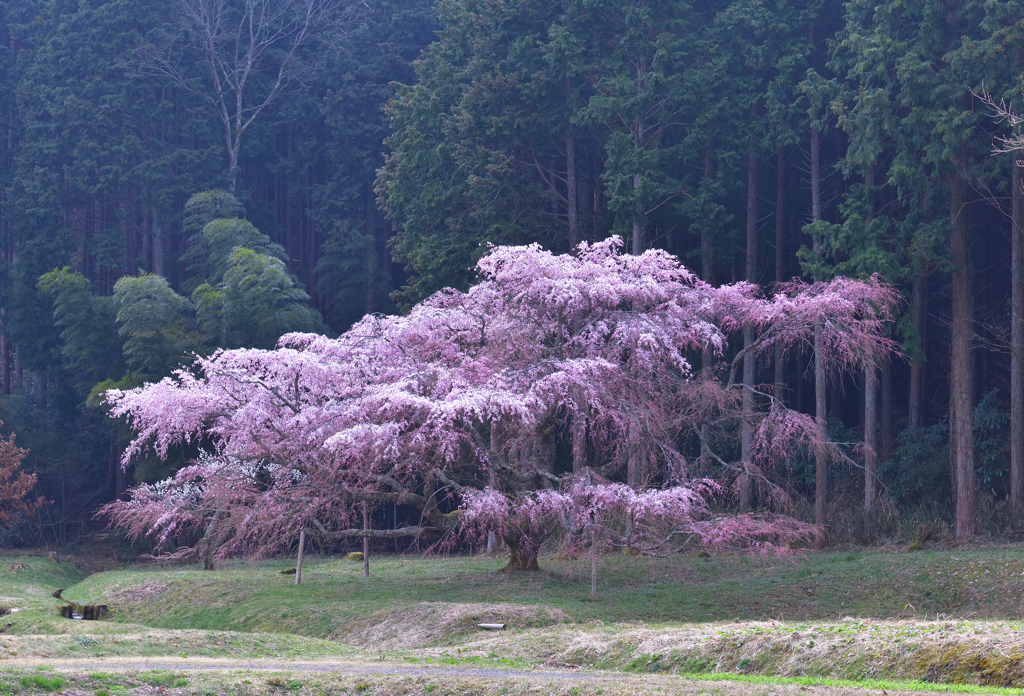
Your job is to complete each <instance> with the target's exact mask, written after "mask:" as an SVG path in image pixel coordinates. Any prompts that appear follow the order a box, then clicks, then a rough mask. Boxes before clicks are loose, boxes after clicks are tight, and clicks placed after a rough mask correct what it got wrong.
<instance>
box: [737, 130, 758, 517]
mask: <svg viewBox="0 0 1024 696" xmlns="http://www.w3.org/2000/svg"><path fill="white" fill-rule="evenodd" d="M757 168H758V161H757V153H756V152H755V151H754V141H753V138H751V141H750V153H749V155H748V157H747V282H748V283H757ZM753 344H754V327H753V326H752V325H751V324H750V323H749V322H748V323H747V324H745V325H744V326H743V347H744V348H750V347H751V346H753ZM755 368H756V364H755V361H754V357H753V355H748V356H746V357H744V358H743V423H742V426H741V440H740V459H742V467H743V469H742V471H741V472H740V478H739V489H740V491H739V492H740V508H742V509H744V510H749V509H750V508H752V507H753V506H754V481H753V478H752V477H751V475H750V468H749V467H750V453H751V448H752V447H753V443H754V424H753V417H754V392H753V388H754V380H755V379H756V373H755Z"/></svg>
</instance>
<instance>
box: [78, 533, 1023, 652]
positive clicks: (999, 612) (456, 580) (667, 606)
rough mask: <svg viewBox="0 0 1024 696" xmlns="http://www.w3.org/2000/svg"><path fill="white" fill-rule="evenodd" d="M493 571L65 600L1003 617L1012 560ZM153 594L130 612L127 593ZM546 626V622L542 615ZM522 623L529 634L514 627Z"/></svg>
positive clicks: (219, 579) (1014, 575) (202, 575)
mask: <svg viewBox="0 0 1024 696" xmlns="http://www.w3.org/2000/svg"><path fill="white" fill-rule="evenodd" d="M501 565H502V560H500V559H497V560H496V559H484V558H448V559H443V558H442V559H422V560H421V559H400V558H393V557H384V558H379V559H374V561H373V563H372V570H371V575H372V577H371V578H370V579H369V580H367V579H365V578H363V577H362V574H361V564H358V563H351V562H346V561H320V562H317V561H314V562H312V563H311V564H310V565H309V567H307V568H306V569H305V571H304V577H303V584H302V585H300V586H296V585H294V583H293V579H292V577H291V576H286V575H280V574H279V571H280V570H281V569H283V568H285V567H287V566H288V561H281V562H266V563H259V564H252V565H249V564H242V563H236V564H233V565H229V566H228V567H227V568H226V569H225V570H222V571H219V572H216V573H209V572H204V571H201V570H129V571H113V572H108V573H100V574H97V575H93V576H91V577H90V578H88V579H87V580H85V581H84V582H82V583H80V584H78V585H76V586H74V587H72V588H71V589H69V590H68V591H67V592H65V596H66V597H68V598H69V599H71V600H73V601H75V602H79V603H83V604H85V603H95V602H102V601H110V598H112V597H113V598H117V599H118V600H119V601H120V602H122V603H123V604H124V606H125V609H124V610H123V611H122V612H120V613H119V614H118V615H117V616H116V617H114V619H113V620H115V621H132V622H141V623H145V624H146V625H149V626H157V627H167V628H197V629H207V630H235V631H271V632H290V633H297V634H300V635H307V636H311V637H328V636H337V635H338V631H339V630H341V631H342V634H345V630H344V628H345V626H346V625H352V624H357V625H358V624H362V623H363V622H365V621H366V620H367V619H368V618H369V616H370V615H371V614H373V613H374V612H380V611H392V610H400V609H404V610H409V609H411V608H413V607H415V606H417V605H419V604H420V603H421V602H438V603H453V604H462V603H467V602H475V603H484V604H494V605H503V604H504V605H520V606H542V607H544V608H546V609H548V610H554V611H552V612H551V615H549V616H547V617H543V616H539V617H536V619H535V620H534V623H533V624H532V625H546V624H550V623H556V622H557V621H559V620H567V621H571V622H573V623H587V622H591V621H603V622H625V621H644V622H653V623H659V622H690V623H703V622H709V621H730V620H737V619H739V620H786V621H794V620H795V621H809V620H834V619H837V618H841V617H843V616H856V617H873V618H892V617H916V618H943V617H955V616H967V615H969V616H972V617H974V618H978V619H1011V618H1012V619H1016V618H1020V616H1021V610H1022V606H1021V599H1020V596H1021V590H1022V589H1024V553H1021V552H1020V551H1016V550H975V551H956V552H927V551H926V552H920V553H914V554H907V553H902V554H900V553H895V554H881V553H877V554H809V555H807V556H806V557H801V556H797V557H791V558H776V557H769V558H759V557H758V558H751V557H747V556H725V557H714V558H706V559H704V558H694V557H676V558H670V559H646V558H642V559H637V558H621V557H607V558H605V559H603V564H602V565H603V567H602V568H601V569H600V577H599V584H598V594H599V601H597V602H589V601H586V600H587V595H588V592H589V583H588V582H587V581H588V579H589V578H588V577H586V575H585V572H584V569H583V567H582V565H581V564H574V563H571V562H564V561H557V560H554V559H544V561H543V567H544V568H545V570H544V571H542V572H540V573H527V574H519V575H512V576H509V575H505V574H502V573H498V572H497V570H498V568H500V567H501ZM133 587H134V588H143V590H144V591H145V592H149V591H153V590H154V588H156V590H158V591H156V592H154V596H152V597H149V596H143V595H140V596H139V599H138V600H137V601H135V600H133V597H132V589H131V588H133ZM556 616H557V617H559V618H557V619H556V618H555V617H556ZM527 625H529V624H527Z"/></svg>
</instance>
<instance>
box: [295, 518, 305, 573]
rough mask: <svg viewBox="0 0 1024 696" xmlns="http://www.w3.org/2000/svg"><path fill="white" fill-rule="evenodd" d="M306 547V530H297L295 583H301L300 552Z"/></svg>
mask: <svg viewBox="0 0 1024 696" xmlns="http://www.w3.org/2000/svg"><path fill="white" fill-rule="evenodd" d="M305 549H306V530H305V529H300V530H299V557H298V558H296V559H295V584H296V585H301V584H302V552H303V551H305Z"/></svg>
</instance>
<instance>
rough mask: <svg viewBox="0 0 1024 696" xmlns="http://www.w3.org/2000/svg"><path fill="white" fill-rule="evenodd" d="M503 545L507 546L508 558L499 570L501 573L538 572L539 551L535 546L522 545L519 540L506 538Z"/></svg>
mask: <svg viewBox="0 0 1024 696" xmlns="http://www.w3.org/2000/svg"><path fill="white" fill-rule="evenodd" d="M505 543H506V544H507V545H508V549H509V557H508V563H507V564H506V565H505V567H504V568H502V569H501V572H503V573H518V572H522V571H526V570H540V565H538V563H537V555H538V554H539V552H540V549H539V548H538V547H537V546H536V545H534V544H530V545H526V544H522V543H520V539H519V538H514V539H513V538H510V537H507V536H506V537H505Z"/></svg>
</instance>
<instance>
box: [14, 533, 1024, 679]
mask: <svg viewBox="0 0 1024 696" xmlns="http://www.w3.org/2000/svg"><path fill="white" fill-rule="evenodd" d="M0 562H2V564H0V606H5V605H6V606H9V607H14V608H17V609H19V610H20V611H18V612H16V613H14V614H12V615H10V616H7V617H0V619H6V621H10V622H11V624H12V625H11V626H10V627H9V628H8V629H7V630H6V632H5V633H4V634H3V635H0V694H6V693H12V694H13V693H36V692H41V691H46V690H47V688H48V687H47V686H46V684H47V683H49V682H46V679H48V678H50V677H45V675H44V677H43V678H41V679H28V680H27V681H25V682H24V683H23V682H22V678H23V677H26V674H25V673H24V669H25V666H24V664H23V662H24V661H25V660H29V661H31V660H54V659H57V660H67V659H92V658H102V659H111V658H137V657H157V656H169V657H174V658H177V659H182V658H187V659H195V658H209V659H229V658H246V659H248V658H262V659H281V660H291V659H303V660H356V661H360V660H363V661H380V662H384V661H387V663H388V664H390V665H394V664H401V665H406V666H420V667H428V666H430V667H442V666H443V667H446V668H458V669H462V668H466V669H495V668H500V669H505V670H508V669H512V670H527V671H529V670H536V669H561V670H582V671H585V672H587V673H588V674H590V673H593V671H594V670H607V671H609V672H610V673H612V674H615V675H618V678H619V679H620V681H621V683H620V684H619V686H621V687H622V688H623V689H626V691H624V692H623V693H632V692H630V691H629V688H631V687H628V685H629V683H630V680H631V679H640V680H642V682H643V683H644V684H652V683H654V682H651V681H650V680H651V679H654V678H655V676H657V679H661V678H662V677H663V676H664V675H692V674H704V675H707V674H715V675H717V676H716V678H717V679H721V678H723V677H727V678H728V679H730V680H732V681H729V682H728V683H727V684H729V685H731V686H729V685H727V686H723V684H726V682H713V683H711V684H710V685H706V686H705V687H700V688H706V689H710V691H707V693H713V692H715V690H716V689H717V690H718V691H719V692H721V693H734V692H735V693H755V692H757V691H756V689H769V691H770V690H771V689H776V690H777V691H775V692H777V693H788V691H787V689H790V688H791V687H792V688H797V687H799V688H812V687H813V688H821V689H825V691H823V693H825V692H827V693H839V692H841V691H842V690H844V689H849V688H853V686H857V685H862V686H869V685H870V686H876V687H878V688H882V689H887V690H889V691H890V693H893V691H892V690H893V689H900V688H907V689H911V690H915V691H914V692H917V691H919V690H923V689H928V690H932V689H936V688H940V689H948V688H953V689H960V690H963V689H969V688H970V687H972V686H973V687H974V688H975V689H978V688H982V689H985V690H987V691H985V692H986V693H989V692H995V690H997V689H998V688H1010V689H1013V691H1007V692H1005V693H1024V691H1020V689H1021V688H1024V637H1022V636H1024V624H1021V623H1020V619H1021V617H1022V608H1024V607H1022V602H1024V592H1022V590H1024V553H1022V552H1021V551H1019V550H1016V549H1010V548H1005V549H1000V548H993V549H964V550H952V551H924V552H918V553H912V554H911V553H899V552H896V553H882V552H877V553H830V554H829V553H825V554H817V553H811V554H807V555H806V556H794V557H790V558H777V557H765V558H762V557H748V556H721V557H712V558H697V557H682V556H680V557H675V558H671V559H661V560H657V559H646V558H623V557H618V556H610V557H606V558H605V559H603V562H602V565H601V568H600V579H599V589H598V594H599V596H598V600H597V601H589V598H588V594H589V568H584V567H583V565H582V564H580V563H578V562H569V561H562V560H558V559H554V558H545V559H543V562H542V567H543V568H544V570H543V571H541V572H540V573H528V574H520V575H511V576H510V575H505V574H502V573H499V572H498V569H499V568H500V567H501V565H502V560H501V559H494V558H484V557H475V558H419V557H380V558H374V559H373V561H372V564H371V574H372V577H371V578H369V580H367V579H366V578H364V577H362V564H361V563H358V562H351V561H344V560H338V559H315V558H314V559H312V560H310V561H308V562H307V565H306V567H305V569H304V573H303V580H304V581H303V584H302V585H300V586H296V585H294V580H293V576H289V575H282V574H281V573H280V571H281V570H283V569H285V568H287V567H289V566H290V565H291V564H290V562H289V561H265V562H259V563H246V562H242V561H237V562H232V563H229V564H227V565H225V566H224V567H223V568H222V569H221V570H218V571H216V572H207V571H202V570H198V569H192V568H183V569H179V568H175V569H164V568H128V569H121V570H110V571H106V572H101V573H96V574H93V575H90V576H89V577H83V576H82V575H81V574H80V573H79V572H78V571H76V570H75V568H74V567H73V566H72V565H70V564H58V563H55V562H53V561H50V560H48V559H41V558H32V557H26V558H18V559H13V558H11V559H7V558H3V559H0ZM18 564H20V565H22V566H23V567H21V568H17V567H16V566H17V565H18ZM56 589H64V592H63V597H64V598H67V599H68V600H71V601H73V602H76V603H80V604H90V603H104V604H109V605H111V606H112V608H113V609H114V611H113V613H112V615H111V616H110V617H108V618H107V619H105V620H103V621H89V622H86V621H69V620H67V619H62V618H60V617H59V616H58V615H57V607H58V606H59V604H60V603H61V602H60V601H59V600H58V599H55V598H54V597H52V596H51V593H52V592H53V591H54V590H56ZM6 621H0V626H2V625H3V624H4V623H6ZM479 622H504V623H507V624H508V625H509V627H510V630H508V631H506V632H502V633H496V634H495V633H480V632H478V631H477V630H476V628H475V624H477V623H479ZM5 660H7V662H6V665H10V666H11V667H12V668H14V667H15V663H18V664H17V666H16V670H15V672H10V673H9V674H7V675H6V676H5V673H4V672H3V670H4V669H5V667H4V665H5V662H4V661H5ZM17 670H22V671H17ZM38 676H39V675H36V674H28V677H38ZM86 677H87V675H85V676H83V675H78V676H77V677H75V676H74V675H68V676H62V677H61V678H62V679H67V680H72V681H73V680H74V679H79V680H80V682H74V683H72V681H68V682H67V683H65V684H63V685H62V686H61V689H63V690H65V691H66V690H68V689H70V688H72V686H74V685H76V684H77V686H76V687H75V688H78V687H81V688H83V689H85V690H86V691H88V692H89V693H92V692H93V691H95V690H97V689H99V688H101V687H100V686H96V684H93V683H92V682H89V681H88V679H86ZM183 678H184V677H183ZM416 678H417V679H421V680H422V679H424V678H427V679H428V681H429V678H428V677H423V676H422V675H420V676H417V677H416ZM666 678H667V677H666ZM81 679H85V681H81ZM124 679H129V680H131V679H134V680H135V682H137V684H136V686H135V687H132V688H136V689H141V688H143V687H145V684H144V682H142V681H139V678H138V677H137V675H136V676H132V677H124ZM211 679H213V677H211V676H210V675H207V676H206V677H204V678H203V679H198V680H197V678H194V677H190V678H189V680H187V681H189V683H188V684H182V685H179V686H177V687H173V688H176V689H179V690H183V691H182V692H183V693H185V692H188V693H193V692H195V693H199V692H202V691H204V690H205V691H209V690H210V689H211V688H213V689H214V691H216V688H214V687H213V686H211V684H220V685H221V686H222V687H224V688H227V687H226V686H225V685H227V684H229V683H230V684H234V685H235V686H232V687H231V688H232V689H236V691H237V690H238V689H241V691H237V692H238V693H250V692H251V693H256V692H261V690H262V691H267V690H269V691H274V690H275V689H276V690H277V691H281V690H284V691H288V690H289V689H290V688H291V687H288V686H287V684H288V681H287V679H285V678H284V677H281V679H285V681H283V682H282V684H283V686H282V685H280V684H278V685H275V684H276V682H275V683H269V682H267V681H266V679H271V677H266V679H263V681H259V680H257V682H258V683H257V682H254V681H252V680H250V684H249V685H247V686H239V684H241V681H239V679H236V678H235V677H230V675H227V673H225V674H224V675H221V676H220V677H217V679H220V681H216V680H215V679H213V681H211ZM261 679H262V677H261ZM325 679H327V680H328V681H329V678H327V677H324V676H323V675H319V676H315V677H307V678H306V681H303V682H302V684H304V685H305V686H302V687H301V688H300V687H298V686H295V687H294V689H292V690H303V691H304V692H306V691H308V690H309V689H313V690H314V691H316V690H320V691H330V690H333V689H334V687H331V688H328V686H325V684H327V682H325V681H324V680H325ZM338 679H340V677H336V678H335V681H338ZM466 679H469V681H465V680H466ZM737 679H746V680H747V681H742V682H740V681H735V680H737ZM232 680H233V681H232ZM317 680H320V681H317ZM452 680H454V681H452ZM460 680H461V681H460ZM751 680H753V681H751ZM757 680H761V681H757ZM786 680H790V681H786ZM801 680H802V681H801ZM872 680H875V681H872ZM878 680H881V681H878ZM914 680H917V682H918V683H914ZM122 681H123V679H122ZM299 681H302V680H301V679H300V680H299ZM341 681H344V680H341ZM341 681H338V683H339V684H340V683H341ZM350 681H351V680H350ZM399 681H400V680H399ZM314 682H316V683H318V684H320V686H316V687H314V686H313V684H314ZM463 682H465V683H463ZM470 682H472V678H470V677H465V676H451V677H449V678H447V681H446V680H445V679H440V681H437V680H435V681H434V682H430V683H427V682H424V683H423V684H419V682H415V680H414V683H415V684H419V685H417V686H410V687H409V688H410V689H412V691H409V693H425V692H429V691H434V690H436V689H441V688H442V687H443V690H442V691H441V692H448V691H450V690H451V689H455V690H454V691H450V692H451V693H462V692H466V693H468V692H471V691H473V689H475V688H477V687H475V686H472V684H471V683H470ZM346 683H347V682H346ZM353 683H354V682H353ZM396 683H397V682H395V679H393V678H385V677H381V678H379V679H377V681H374V682H373V684H376V686H374V685H373V684H371V683H370V682H367V684H368V686H367V687H366V689H364V691H368V692H369V693H378V692H379V693H405V692H404V691H401V690H397V691H396V690H395V689H398V687H397V686H395V684H396ZM456 683H459V684H462V686H463V687H465V689H463V691H459V690H458V689H456V688H455V686H453V685H454V684H456ZM617 683H618V682H617ZM673 683H675V684H676V686H677V687H678V685H679V683H680V682H679V680H678V679H677V680H676V681H675V682H673ZM119 684H120V686H118V688H119V689H122V690H124V689H128V688H129V687H128V686H126V685H125V684H124V683H121V682H119ZM430 684H433V688H432V689H426V688H425V686H424V685H426V686H429V685H430ZM815 684H817V685H819V686H814V685H815ZM49 685H50V687H53V688H51V689H50V690H51V691H52V690H60V689H57V688H56V686H55V682H54V683H49ZM446 685H447V686H446ZM740 685H746V690H744V689H740V690H739V691H733V690H734V689H739V688H740ZM755 685H756V687H755ZM293 686H294V685H293ZM613 686H614V685H609V684H603V685H598V684H596V682H595V683H590V682H587V683H581V684H575V685H573V687H572V688H577V687H578V688H579V689H583V691H580V692H579V693H590V692H593V693H597V692H598V691H602V692H603V693H616V690H615V689H617V688H618V687H615V688H614V689H613ZM421 687H423V688H421ZM563 687H565V688H569V687H568V686H566V685H565V684H562V685H559V686H558V688H557V689H555V687H554V686H551V687H550V689H549V691H550V692H551V693H555V692H559V693H560V692H561V690H563ZM167 688H171V687H168V686H167V685H165V686H164V689H165V691H166V689H167ZM217 688H219V687H217ZM340 688H341V687H340V686H339V687H338V689H340ZM345 688H346V689H349V688H351V689H354V688H355V687H354V686H352V684H349V686H346V687H345ZM403 688H404V687H403ZM459 688H462V687H459ZM645 688H646V687H645ZM652 688H653V687H652ZM694 688H697V687H694ZM381 689H384V690H383V691H382V690H381ZM387 689H391V691H388V690H387ZM552 689H553V690H552ZM588 689H589V691H588ZM723 689H724V691H723ZM778 689H781V691H778ZM836 689H839V691H835V690H836ZM466 690H468V691H466ZM108 691H109V689H108ZM699 692H700V691H699V690H698V691H692V693H699ZM110 693H114V692H113V691H111V692H110ZM140 693H141V692H140ZM509 693H515V691H510V692H509ZM524 693H525V692H524ZM566 693H570V691H566ZM686 693H691V692H689V691H687V692H686ZM794 693H795V692H794Z"/></svg>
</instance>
